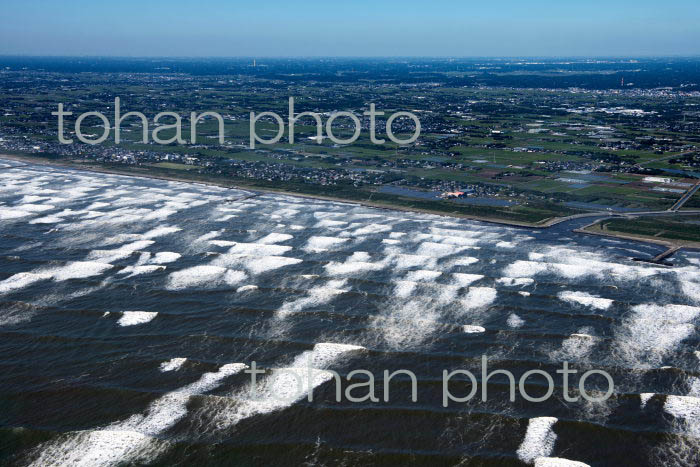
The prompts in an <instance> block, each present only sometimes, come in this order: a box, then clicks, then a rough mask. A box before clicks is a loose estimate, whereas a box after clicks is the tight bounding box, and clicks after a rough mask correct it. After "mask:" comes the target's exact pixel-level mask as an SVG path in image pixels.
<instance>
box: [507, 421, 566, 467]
mask: <svg viewBox="0 0 700 467" xmlns="http://www.w3.org/2000/svg"><path fill="white" fill-rule="evenodd" d="M555 423H557V419H556V418H554V417H537V418H531V419H530V421H529V423H528V425H527V431H526V432H525V438H524V439H523V441H522V443H521V444H520V447H518V450H517V452H516V453H517V455H518V459H520V460H521V461H523V462H526V463H528V464H531V463H534V462H535V460H536V459H537V458H539V457H549V456H550V455H551V454H552V451H554V443H555V442H556V440H557V435H556V433H554V429H553V427H554V424H555Z"/></svg>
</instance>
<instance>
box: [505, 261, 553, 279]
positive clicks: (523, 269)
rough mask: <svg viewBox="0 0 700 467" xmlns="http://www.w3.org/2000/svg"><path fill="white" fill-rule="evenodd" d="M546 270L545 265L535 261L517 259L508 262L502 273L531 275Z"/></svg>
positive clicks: (514, 275) (518, 275)
mask: <svg viewBox="0 0 700 467" xmlns="http://www.w3.org/2000/svg"><path fill="white" fill-rule="evenodd" d="M546 270H547V265H546V264H544V263H538V262H535V261H522V260H518V261H516V262H514V263H512V264H509V265H508V266H506V267H505V269H504V270H503V274H505V275H506V276H508V277H532V276H536V275H537V274H540V273H543V272H545V271H546Z"/></svg>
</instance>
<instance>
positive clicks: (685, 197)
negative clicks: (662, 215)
mask: <svg viewBox="0 0 700 467" xmlns="http://www.w3.org/2000/svg"><path fill="white" fill-rule="evenodd" d="M698 189H700V181H698V182H697V183H695V185H693V187H692V188H690V189H689V190H688V191H686V192H685V194H684V195H683V196H681V199H679V200H678V201H676V204H674V205H673V206H671V207H670V208H669V209H668V210H669V211H674V212H676V211H678V210H679V209H680V208H682V207H683V205H684V204H685V203H686V202H687V201H688V200H689V199H690V198H692V197H693V195H694V194H695V193H696V192H697V191H698Z"/></svg>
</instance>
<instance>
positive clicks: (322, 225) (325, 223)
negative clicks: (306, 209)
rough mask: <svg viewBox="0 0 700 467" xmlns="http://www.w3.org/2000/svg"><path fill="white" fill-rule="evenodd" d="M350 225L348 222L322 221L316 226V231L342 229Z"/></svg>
mask: <svg viewBox="0 0 700 467" xmlns="http://www.w3.org/2000/svg"><path fill="white" fill-rule="evenodd" d="M347 224H348V223H347V222H346V221H336V220H333V219H321V220H320V221H318V222H317V223H316V225H314V228H316V229H324V228H325V229H327V228H337V229H339V228H342V227H343V226H344V225H347Z"/></svg>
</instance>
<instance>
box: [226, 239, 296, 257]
mask: <svg viewBox="0 0 700 467" xmlns="http://www.w3.org/2000/svg"><path fill="white" fill-rule="evenodd" d="M291 249H292V247H291V246H286V245H264V244H262V243H242V242H239V243H236V244H235V245H234V246H232V247H231V249H230V250H229V251H228V253H229V254H232V255H236V254H238V255H249V256H279V255H283V254H285V253H287V252H288V251H290V250H291Z"/></svg>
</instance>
